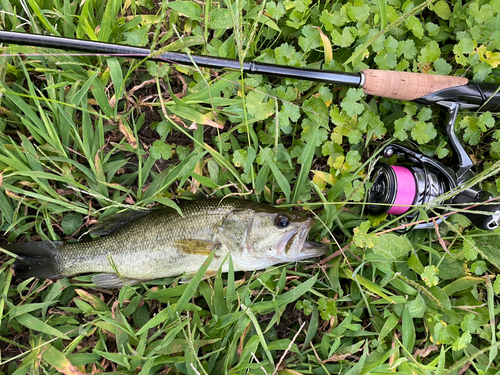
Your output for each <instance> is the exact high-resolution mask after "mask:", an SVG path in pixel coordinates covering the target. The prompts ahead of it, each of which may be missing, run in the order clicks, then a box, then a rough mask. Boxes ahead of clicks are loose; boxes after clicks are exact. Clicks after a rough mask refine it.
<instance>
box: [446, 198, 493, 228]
mask: <svg viewBox="0 0 500 375" xmlns="http://www.w3.org/2000/svg"><path fill="white" fill-rule="evenodd" d="M492 199H493V197H492V196H491V195H490V194H488V193H487V192H485V191H483V190H480V191H478V192H477V193H476V195H475V196H473V197H471V196H470V195H468V194H464V193H462V194H459V195H457V196H456V197H455V198H454V199H453V202H452V203H455V204H460V206H459V207H457V208H464V206H463V205H464V204H469V203H470V205H474V207H471V210H473V211H483V212H491V215H485V214H475V213H469V212H462V214H463V215H465V216H467V217H468V218H469V220H470V221H471V222H472V224H474V225H475V226H476V227H478V228H479V229H483V230H495V229H497V228H498V227H499V226H500V203H496V204H492V203H485V204H483V203H484V202H487V201H490V200H492Z"/></svg>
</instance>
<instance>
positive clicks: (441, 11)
mask: <svg viewBox="0 0 500 375" xmlns="http://www.w3.org/2000/svg"><path fill="white" fill-rule="evenodd" d="M433 10H434V12H435V13H436V14H437V15H438V16H439V17H440V18H442V19H443V20H446V21H448V20H449V19H450V18H451V9H450V6H449V5H448V3H447V2H446V1H443V0H441V1H438V2H436V4H434V7H433Z"/></svg>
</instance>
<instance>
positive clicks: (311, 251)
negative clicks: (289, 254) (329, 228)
mask: <svg viewBox="0 0 500 375" xmlns="http://www.w3.org/2000/svg"><path fill="white" fill-rule="evenodd" d="M315 221H316V220H313V219H311V221H310V222H309V225H307V226H305V227H304V228H303V229H302V230H301V231H300V232H299V238H298V246H297V254H296V255H295V258H296V259H298V260H301V259H307V258H314V257H318V256H321V255H324V254H326V252H327V251H328V246H327V245H324V244H319V243H316V242H311V241H306V240H307V237H308V236H309V231H310V230H311V228H312V227H313V225H314V223H315ZM291 240H293V239H291Z"/></svg>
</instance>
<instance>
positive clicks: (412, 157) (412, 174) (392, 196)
mask: <svg viewBox="0 0 500 375" xmlns="http://www.w3.org/2000/svg"><path fill="white" fill-rule="evenodd" d="M475 86H476V88H477V90H479V93H480V94H481V95H483V96H485V95H487V93H485V91H486V90H487V89H488V88H490V85H481V86H483V87H480V86H479V85H477V84H475ZM491 89H493V87H491ZM455 91H456V89H455ZM486 97H488V96H486ZM422 101H423V100H422ZM426 104H438V105H440V106H442V107H444V108H446V112H445V114H446V116H445V117H444V119H443V122H444V125H445V127H446V131H447V135H448V139H449V142H450V145H451V148H452V151H453V160H452V163H453V164H452V167H448V166H446V165H444V164H442V163H440V162H439V161H437V160H434V159H432V158H429V157H427V156H425V155H423V154H421V153H417V152H415V151H412V150H410V149H408V148H406V147H403V146H401V145H397V144H391V145H389V146H387V147H386V148H385V149H384V151H383V156H384V157H385V158H390V157H392V156H393V155H399V156H402V157H404V158H405V163H404V165H389V164H387V163H384V162H378V163H377V164H376V165H375V167H374V170H373V173H372V176H371V179H370V182H371V183H372V186H371V188H370V189H369V191H368V206H367V210H368V212H369V213H371V214H373V215H382V214H389V215H394V216H399V215H403V214H405V213H407V212H408V214H406V215H404V219H403V220H404V221H405V222H411V221H417V220H418V219H419V217H420V213H419V211H418V210H412V208H415V207H418V206H424V207H425V205H427V204H430V205H433V206H438V205H441V206H443V205H446V206H447V207H449V208H451V209H466V208H469V207H471V210H472V211H475V212H476V213H472V212H468V211H461V213H463V214H464V215H465V216H467V217H468V218H469V219H470V220H471V222H472V223H473V224H474V225H475V226H476V227H478V228H480V229H483V230H494V229H497V228H498V227H499V226H500V204H498V203H497V204H491V203H484V202H486V201H489V200H491V199H492V198H493V197H492V196H491V195H490V194H489V193H487V192H485V191H484V190H482V189H481V187H480V186H479V184H476V185H474V186H471V187H468V188H466V189H462V188H461V187H463V186H464V184H465V183H467V182H468V181H469V180H470V179H471V178H473V177H474V176H475V173H474V171H473V166H474V165H473V162H472V160H471V158H470V157H469V155H467V153H466V151H465V149H464V146H463V144H462V142H461V141H460V140H459V139H458V137H457V135H456V133H455V122H456V119H457V115H458V112H459V111H460V109H474V108H479V106H476V105H473V104H471V103H470V102H468V103H460V102H458V101H453V102H451V101H446V100H438V101H437V102H436V101H434V102H432V103H426ZM490 107H491V108H490ZM493 107H494V108H493ZM489 108H490V109H487V110H493V109H497V108H498V103H496V104H495V103H491V105H489ZM455 189H456V190H458V191H459V193H457V194H456V195H453V196H452V198H449V199H446V198H442V199H440V198H439V197H442V196H445V195H446V193H449V192H451V191H452V190H455ZM427 210H429V211H431V210H430V209H429V208H427ZM478 211H479V212H480V213H477V212H478ZM436 214H438V215H439V218H437V219H435V221H436V222H437V223H439V222H441V221H442V218H446V217H447V216H449V215H450V212H447V211H446V210H443V209H435V210H432V211H431V212H429V217H432V216H436ZM434 225H435V224H434V222H432V221H430V222H425V223H419V224H416V225H415V226H414V227H413V228H414V229H430V228H433V227H434Z"/></svg>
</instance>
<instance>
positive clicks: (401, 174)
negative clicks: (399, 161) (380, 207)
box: [387, 165, 416, 215]
mask: <svg viewBox="0 0 500 375" xmlns="http://www.w3.org/2000/svg"><path fill="white" fill-rule="evenodd" d="M391 168H392V170H393V171H394V174H395V177H396V196H395V199H394V203H393V205H392V207H391V208H390V209H389V211H387V213H388V214H392V215H402V214H404V213H405V212H406V211H408V210H409V209H410V206H411V205H412V204H413V202H414V201H415V193H416V182H415V177H414V176H413V173H411V171H410V170H409V169H408V168H406V167H401V166H397V165H391Z"/></svg>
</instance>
